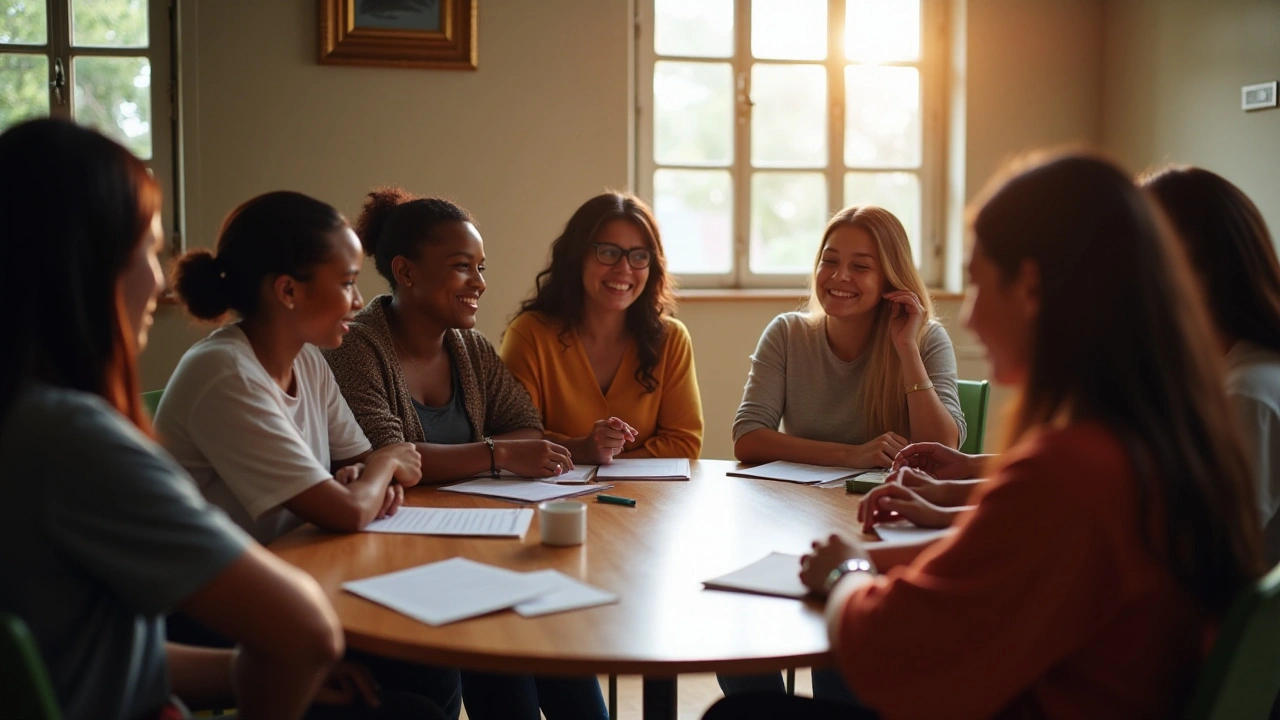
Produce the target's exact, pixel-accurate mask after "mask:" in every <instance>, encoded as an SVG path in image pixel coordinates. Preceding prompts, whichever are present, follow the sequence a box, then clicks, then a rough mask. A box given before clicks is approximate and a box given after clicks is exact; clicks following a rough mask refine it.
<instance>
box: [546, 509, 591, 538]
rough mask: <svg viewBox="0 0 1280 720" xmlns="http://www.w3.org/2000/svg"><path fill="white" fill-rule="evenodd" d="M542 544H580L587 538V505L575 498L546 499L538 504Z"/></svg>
mask: <svg viewBox="0 0 1280 720" xmlns="http://www.w3.org/2000/svg"><path fill="white" fill-rule="evenodd" d="M538 510H539V512H538V522H539V523H540V527H541V528H542V543H543V544H544V545H581V544H582V543H584V542H586V540H587V506H586V504H584V503H580V502H577V501H576V500H548V501H547V502H544V503H541V504H539V505H538Z"/></svg>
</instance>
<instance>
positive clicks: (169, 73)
mask: <svg viewBox="0 0 1280 720" xmlns="http://www.w3.org/2000/svg"><path fill="white" fill-rule="evenodd" d="M29 1H30V0H29ZM43 2H44V5H45V15H46V25H45V33H46V35H45V42H44V43H43V44H20V43H0V53H5V54H10V53H12V54H25V55H43V56H44V57H45V58H46V59H47V60H48V63H49V77H48V87H49V116H50V117H57V118H64V119H67V120H71V119H73V118H72V113H71V104H72V96H73V94H74V93H75V76H74V73H75V63H74V62H73V60H74V59H75V58H77V57H142V56H145V57H146V58H147V60H148V61H149V62H150V63H151V158H150V159H149V160H147V161H146V163H147V167H149V168H150V169H151V173H152V175H153V176H154V177H155V179H156V180H157V181H158V182H159V183H160V189H161V191H162V192H163V193H164V204H163V206H162V208H161V211H160V214H161V219H162V222H163V224H164V228H165V233H166V237H168V238H169V248H170V251H171V252H173V253H175V254H177V253H180V252H181V251H182V249H183V242H182V228H183V222H182V221H183V218H182V197H181V186H182V184H181V181H180V179H181V166H180V163H181V156H182V154H181V152H180V145H179V143H180V138H181V128H180V125H179V122H178V120H179V118H178V101H177V98H178V52H177V27H178V25H177V22H178V6H177V0H148V3H147V25H148V29H147V40H148V45H147V47H145V48H138V47H132V48H100V47H78V46H75V45H73V44H72V37H71V3H72V0H43ZM59 66H60V67H61V79H60V80H61V82H60V87H55V84H57V83H58V82H59V78H58V73H59ZM59 91H60V93H59ZM59 95H60V96H61V97H60V96H59Z"/></svg>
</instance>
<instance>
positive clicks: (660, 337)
mask: <svg viewBox="0 0 1280 720" xmlns="http://www.w3.org/2000/svg"><path fill="white" fill-rule="evenodd" d="M535 282H536V286H537V288H536V290H535V292H534V294H533V297H531V298H529V299H528V300H526V301H525V302H524V303H523V304H522V305H521V307H520V312H519V314H518V315H517V316H516V318H515V319H514V320H512V321H511V324H510V325H509V326H508V327H507V332H506V334H505V335H504V336H503V339H502V350H501V354H502V359H503V360H504V361H506V363H507V367H508V368H510V369H511V373H512V374H513V375H515V376H516V378H517V379H519V380H520V382H521V383H523V384H524V386H525V388H526V389H528V391H529V395H530V396H532V398H533V404H534V405H535V406H536V407H537V408H538V410H539V411H540V412H541V414H542V423H543V426H544V427H545V428H546V432H547V437H549V438H552V439H554V440H555V441H556V442H559V443H560V444H562V445H564V446H565V447H566V448H568V449H569V451H570V452H572V453H573V457H574V458H577V459H578V460H579V461H580V462H584V463H597V464H599V463H609V462H611V461H612V460H613V458H614V457H620V458H629V457H641V458H644V457H665V458H680V457H684V458H691V459H696V458H697V457H698V454H699V453H700V452H701V450H702V425H703V423H702V400H701V398H700V396H699V395H698V379H697V375H696V373H695V372H694V364H693V345H692V343H691V342H690V340H689V331H688V330H687V329H686V328H685V326H684V324H683V323H681V322H680V321H679V320H676V319H675V318H673V317H671V312H672V310H673V309H674V306H675V302H674V300H673V298H672V291H671V290H672V283H671V278H670V276H669V275H667V268H666V258H665V256H664V255H663V252H662V240H661V238H660V237H659V234H658V224H657V221H656V220H654V217H653V213H652V211H650V210H649V208H648V206H646V205H645V204H644V202H642V201H641V200H640V199H639V198H637V197H635V196H634V195H628V194H624V193H615V192H608V193H604V194H601V195H597V196H596V197H594V198H591V199H590V200H588V201H587V202H586V203H584V204H583V205H582V206H581V207H579V208H578V210H577V211H576V212H575V213H574V214H573V217H571V218H570V219H569V223H568V225H566V226H565V229H564V232H562V233H561V234H560V237H558V238H556V240H555V242H553V243H552V245H551V264H550V265H549V266H548V267H547V268H546V269H544V270H543V271H542V272H540V273H538V276H537V279H536V281H535Z"/></svg>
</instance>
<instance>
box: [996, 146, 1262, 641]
mask: <svg viewBox="0 0 1280 720" xmlns="http://www.w3.org/2000/svg"><path fill="white" fill-rule="evenodd" d="M980 197H981V199H980V200H979V201H978V209H977V210H976V212H975V213H973V214H972V220H971V223H972V228H973V233H974V236H975V241H976V243H977V246H978V247H979V248H981V250H982V252H983V253H984V254H985V255H986V256H987V257H989V258H991V260H992V261H993V262H994V263H995V264H996V266H997V267H998V268H999V269H1000V273H1001V275H1002V276H1003V277H1004V278H1005V280H1006V281H1008V280H1009V279H1012V278H1013V277H1014V276H1015V275H1016V274H1017V273H1018V272H1019V271H1020V268H1021V267H1022V265H1023V263H1024V262H1027V261H1030V262H1031V263H1033V264H1034V266H1035V267H1036V268H1037V269H1038V270H1039V273H1040V298H1039V303H1040V307H1039V313H1038V317H1037V319H1036V323H1035V328H1034V331H1033V338H1032V341H1031V342H1032V347H1031V356H1030V367H1029V371H1028V376H1027V380H1026V383H1025V386H1024V387H1023V388H1022V395H1021V398H1020V400H1019V404H1018V405H1017V406H1016V407H1015V410H1014V415H1013V422H1012V423H1011V430H1010V444H1012V443H1013V442H1016V440H1017V439H1018V438H1020V437H1023V436H1025V435H1026V434H1027V433H1029V432H1031V431H1033V430H1034V429H1036V428H1038V427H1041V426H1044V425H1048V424H1051V423H1055V422H1064V421H1065V422H1088V421H1092V422H1096V423H1099V424H1101V425H1103V426H1105V427H1107V428H1108V429H1109V430H1110V431H1111V432H1113V433H1115V434H1116V436H1117V437H1118V438H1119V439H1120V441H1121V442H1122V443H1123V444H1124V445H1125V448H1126V451H1127V454H1128V456H1129V459H1130V461H1131V462H1132V464H1133V467H1134V470H1135V472H1136V475H1137V481H1138V492H1139V504H1138V508H1139V513H1140V516H1139V517H1138V518H1135V521H1136V522H1138V523H1139V527H1140V528H1141V529H1142V532H1143V534H1144V537H1145V538H1146V540H1147V542H1148V543H1149V547H1150V549H1151V550H1152V552H1153V553H1155V555H1156V556H1157V557H1159V558H1161V559H1162V560H1163V561H1164V562H1165V564H1166V566H1167V567H1168V568H1169V570H1170V571H1171V573H1172V575H1173V577H1174V579H1175V580H1176V581H1177V583H1178V584H1179V585H1180V586H1181V587H1183V588H1184V589H1185V590H1186V591H1187V592H1188V593H1189V594H1190V595H1191V596H1192V597H1194V598H1196V599H1197V600H1198V601H1199V603H1200V604H1201V607H1203V608H1204V609H1206V610H1208V611H1210V612H1212V613H1215V614H1217V615H1219V616H1220V615H1221V614H1222V613H1224V612H1225V611H1226V609H1227V607H1228V605H1229V604H1230V603H1231V601H1232V599H1233V597H1234V596H1235V594H1236V593H1237V592H1238V591H1239V590H1240V588H1241V587H1243V586H1244V584H1245V583H1247V582H1249V581H1250V580H1252V579H1253V578H1255V577H1257V576H1258V575H1259V574H1260V573H1261V572H1262V570H1263V561H1262V550H1261V531H1260V530H1259V521H1258V514H1257V511H1256V509H1255V508H1254V506H1253V504H1252V500H1251V499H1252V497H1253V492H1252V481H1251V475H1250V472H1249V467H1248V464H1247V461H1246V459H1245V455H1244V452H1243V450H1242V448H1241V446H1240V444H1239V441H1238V439H1237V437H1236V435H1235V433H1233V431H1232V428H1233V423H1232V417H1231V415H1230V411H1229V406H1228V404H1227V399H1226V394H1225V391H1224V389H1223V386H1222V368H1221V364H1220V357H1219V356H1218V353H1217V352H1216V351H1215V349H1214V347H1213V343H1212V342H1211V341H1210V339H1211V338H1212V334H1211V332H1210V325H1209V320H1208V317H1207V314H1206V312H1205V309H1204V304H1203V302H1202V299H1201V297H1200V292H1199V289H1198V286H1197V284H1196V283H1195V281H1194V279H1193V278H1192V276H1191V272H1190V269H1189V268H1188V266H1187V263H1186V259H1185V257H1184V256H1183V255H1182V252H1181V248H1179V247H1178V245H1177V243H1176V241H1175V240H1174V239H1173V238H1172V235H1171V233H1170V232H1169V230H1168V229H1167V228H1166V227H1165V226H1164V223H1163V222H1162V218H1161V216H1160V215H1159V212H1158V211H1157V210H1156V209H1155V208H1154V207H1153V206H1152V204H1151V203H1150V201H1149V200H1148V199H1147V197H1146V196H1144V195H1143V193H1142V192H1141V191H1139V189H1138V188H1137V187H1136V186H1135V185H1134V183H1133V182H1132V181H1131V180H1130V179H1129V176H1128V175H1126V174H1125V173H1124V172H1122V171H1121V170H1120V169H1119V168H1117V167H1116V166H1114V165H1113V164H1111V163H1110V162H1108V161H1106V160H1103V159H1100V158H1096V157H1091V156H1087V155H1057V156H1050V157H1048V158H1047V159H1036V158H1030V159H1028V160H1026V161H1024V164H1023V165H1021V166H1019V167H1015V168H1013V171H1012V174H1011V175H1009V176H1007V177H1003V178H998V179H997V180H996V181H995V182H993V184H991V185H990V186H988V189H987V190H986V191H985V192H984V193H983V195H982V196H980Z"/></svg>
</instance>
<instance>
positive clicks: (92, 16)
mask: <svg viewBox="0 0 1280 720" xmlns="http://www.w3.org/2000/svg"><path fill="white" fill-rule="evenodd" d="M147 29H148V28H147V0H72V3H71V44H72V45H75V46H77V47H112V48H124V47H128V48H134V47H146V46H147Z"/></svg>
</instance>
